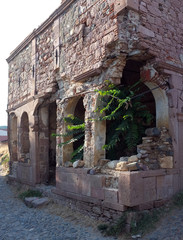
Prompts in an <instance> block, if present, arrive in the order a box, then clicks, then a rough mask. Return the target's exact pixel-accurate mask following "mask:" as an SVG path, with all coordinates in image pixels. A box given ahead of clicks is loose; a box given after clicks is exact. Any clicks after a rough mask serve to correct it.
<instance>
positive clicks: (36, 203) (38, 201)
mask: <svg viewBox="0 0 183 240" xmlns="http://www.w3.org/2000/svg"><path fill="white" fill-rule="evenodd" d="M24 202H25V204H26V206H28V207H33V208H39V207H43V206H45V205H48V204H49V202H50V200H49V198H47V197H44V198H39V197H27V198H25V200H24Z"/></svg>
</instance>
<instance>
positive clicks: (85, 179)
mask: <svg viewBox="0 0 183 240" xmlns="http://www.w3.org/2000/svg"><path fill="white" fill-rule="evenodd" d="M79 193H81V194H82V195H85V196H91V181H90V175H81V176H80V179H79Z"/></svg>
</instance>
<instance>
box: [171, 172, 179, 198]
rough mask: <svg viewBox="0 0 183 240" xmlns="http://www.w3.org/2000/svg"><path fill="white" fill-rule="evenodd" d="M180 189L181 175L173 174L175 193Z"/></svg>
mask: <svg viewBox="0 0 183 240" xmlns="http://www.w3.org/2000/svg"><path fill="white" fill-rule="evenodd" d="M179 191H180V176H179V174H175V175H173V193H174V194H176V193H177V192H179Z"/></svg>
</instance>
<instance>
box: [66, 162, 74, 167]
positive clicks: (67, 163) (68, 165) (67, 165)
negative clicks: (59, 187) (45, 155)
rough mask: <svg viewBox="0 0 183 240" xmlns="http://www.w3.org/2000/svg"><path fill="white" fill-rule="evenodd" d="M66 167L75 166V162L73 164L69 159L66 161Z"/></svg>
mask: <svg viewBox="0 0 183 240" xmlns="http://www.w3.org/2000/svg"><path fill="white" fill-rule="evenodd" d="M64 167H73V164H72V162H70V161H67V162H65V163H64Z"/></svg>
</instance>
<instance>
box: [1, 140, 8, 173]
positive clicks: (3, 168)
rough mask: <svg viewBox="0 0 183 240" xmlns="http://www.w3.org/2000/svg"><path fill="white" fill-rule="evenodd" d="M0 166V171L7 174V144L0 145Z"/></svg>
mask: <svg viewBox="0 0 183 240" xmlns="http://www.w3.org/2000/svg"><path fill="white" fill-rule="evenodd" d="M0 166H1V171H4V172H5V173H8V171H9V150H8V143H6V144H2V143H0Z"/></svg>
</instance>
